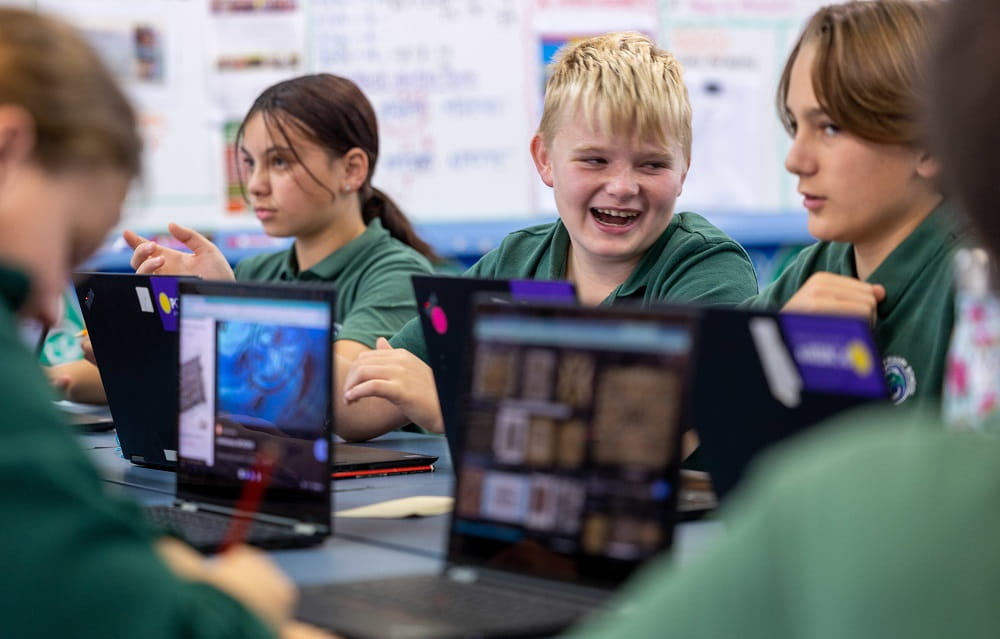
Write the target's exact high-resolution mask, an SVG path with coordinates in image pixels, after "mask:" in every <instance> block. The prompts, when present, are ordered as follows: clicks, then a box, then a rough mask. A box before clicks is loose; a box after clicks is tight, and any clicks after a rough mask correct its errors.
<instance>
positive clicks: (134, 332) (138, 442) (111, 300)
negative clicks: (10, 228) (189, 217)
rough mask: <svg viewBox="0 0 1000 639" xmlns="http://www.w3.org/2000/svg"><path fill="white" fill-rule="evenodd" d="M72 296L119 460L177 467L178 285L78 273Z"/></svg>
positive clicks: (161, 279)
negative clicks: (91, 351) (91, 353)
mask: <svg viewBox="0 0 1000 639" xmlns="http://www.w3.org/2000/svg"><path fill="white" fill-rule="evenodd" d="M74 281H75V282H76V295H77V298H78V299H79V301H80V311H81V312H82V314H83V319H84V322H85V323H86V325H87V333H88V335H89V336H90V341H91V344H92V345H93V347H94V358H95V359H96V360H97V367H98V369H100V371H101V383H102V385H103V386H104V393H105V396H106V397H107V400H108V409H109V410H110V412H111V419H112V421H113V422H114V425H115V429H116V432H117V435H118V443H119V445H120V446H121V451H122V455H123V456H124V457H125V459H128V460H129V461H131V462H132V463H133V464H138V465H141V466H151V467H154V468H168V469H172V468H173V467H174V466H175V465H176V463H177V393H176V392H175V389H176V387H177V286H178V278H176V277H172V276H157V275H138V274H134V273H128V274H126V273H77V274H75V275H74Z"/></svg>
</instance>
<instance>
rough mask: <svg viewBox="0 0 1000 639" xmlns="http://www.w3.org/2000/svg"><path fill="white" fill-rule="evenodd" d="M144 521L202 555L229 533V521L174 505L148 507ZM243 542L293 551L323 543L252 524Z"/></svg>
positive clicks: (275, 527)
mask: <svg viewBox="0 0 1000 639" xmlns="http://www.w3.org/2000/svg"><path fill="white" fill-rule="evenodd" d="M146 516H147V518H148V519H149V520H150V521H151V522H152V523H153V524H154V525H156V526H159V527H161V528H163V529H165V530H167V531H168V532H170V533H171V534H174V535H176V536H177V537H180V538H181V539H183V540H184V541H186V542H187V543H189V544H191V545H192V546H193V547H195V548H196V549H198V550H200V551H202V552H215V551H217V550H218V549H219V546H221V545H222V543H223V541H225V539H226V535H227V534H228V532H229V529H230V526H231V522H232V518H231V517H227V516H225V515H220V514H217V513H208V512H192V511H188V510H182V509H180V508H176V507H174V506H149V507H147V508H146ZM244 541H245V542H246V543H248V544H250V545H252V546H258V547H260V548H293V547H300V546H310V545H314V544H317V543H320V542H321V541H322V537H317V536H313V535H303V534H299V533H296V532H294V531H293V530H292V529H291V528H288V527H285V526H278V525H275V524H268V523H264V522H260V521H253V522H251V524H250V526H249V527H248V528H247V531H246V538H245V539H244Z"/></svg>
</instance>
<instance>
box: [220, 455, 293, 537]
mask: <svg viewBox="0 0 1000 639" xmlns="http://www.w3.org/2000/svg"><path fill="white" fill-rule="evenodd" d="M277 462H278V445H277V444H275V443H273V442H263V443H261V445H260V448H258V449H257V456H256V458H255V459H254V464H253V469H252V471H251V475H250V479H248V480H246V481H244V482H243V489H242V491H241V493H240V498H239V499H238V500H237V501H236V512H237V513H239V516H235V517H233V518H232V519H231V520H230V522H229V530H227V531H226V536H225V537H224V538H223V541H222V544H221V545H220V546H219V552H220V553H223V552H226V551H227V550H229V549H230V548H232V547H233V546H235V545H237V544H241V543H243V541H244V540H245V539H246V536H247V531H248V530H250V526H251V525H252V524H253V520H252V517H253V515H254V513H256V512H257V509H258V508H259V507H260V502H261V499H263V497H264V490H265V489H266V488H267V484H268V482H269V481H270V480H271V472H272V471H273V470H274V466H275V464H276V463H277Z"/></svg>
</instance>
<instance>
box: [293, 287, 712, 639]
mask: <svg viewBox="0 0 1000 639" xmlns="http://www.w3.org/2000/svg"><path fill="white" fill-rule="evenodd" d="M474 313H475V314H474V317H473V325H472V329H473V330H472V336H471V342H470V344H469V352H470V354H471V357H470V358H469V361H468V362H467V366H466V370H465V371H464V373H465V374H463V375H462V376H461V380H462V386H463V393H462V396H463V398H464V399H463V400H462V409H461V417H462V421H463V422H464V425H465V428H466V429H467V431H468V436H466V437H463V438H462V439H461V450H460V451H459V454H458V455H457V456H456V458H455V460H454V462H455V467H456V500H455V510H454V512H453V514H452V518H451V521H450V529H449V536H448V552H447V565H446V566H445V568H444V570H443V572H442V573H440V574H436V575H417V576H408V577H396V578H391V579H381V580H375V581H366V582H356V583H341V584H331V585H326V586H311V587H305V588H303V589H302V591H301V598H300V604H299V609H298V617H299V618H300V619H302V620H304V621H307V622H310V623H313V624H317V625H320V626H323V627H326V628H329V629H332V630H333V631H335V632H337V633H342V634H343V635H345V636H347V637H353V638H375V637H393V636H405V637H409V638H413V639H417V638H422V637H438V638H448V637H500V636H503V637H510V636H518V637H521V636H536V635H537V636H548V635H551V634H554V633H556V632H559V631H560V630H562V629H564V628H566V627H567V626H569V625H570V624H571V623H573V622H574V621H576V620H577V619H579V618H580V617H581V616H583V615H585V614H587V613H590V612H593V611H595V610H597V609H598V608H600V607H601V605H602V603H603V602H604V601H605V600H606V598H607V596H608V595H609V594H610V592H611V590H612V589H614V588H615V587H617V586H618V585H619V584H620V583H621V582H622V581H623V580H624V579H626V578H627V577H628V576H629V575H631V574H632V573H633V571H634V570H635V569H636V568H637V567H638V566H639V565H640V564H641V563H643V562H644V561H645V560H647V559H648V558H650V557H652V556H653V555H655V554H657V553H659V552H662V551H663V550H665V549H667V548H669V547H670V545H671V543H672V540H673V532H674V516H675V507H676V502H677V495H678V476H679V475H678V471H679V447H680V424H681V422H682V413H683V410H684V397H685V387H686V378H687V375H688V369H689V360H690V358H691V353H692V349H693V343H694V337H695V336H694V332H695V326H696V321H695V319H694V317H693V316H692V314H691V313H689V312H684V311H682V310H676V311H667V310H663V311H641V310H633V309H622V308H618V307H614V308H580V307H571V306H536V305H517V304H496V303H483V304H477V306H476V308H475V312H474Z"/></svg>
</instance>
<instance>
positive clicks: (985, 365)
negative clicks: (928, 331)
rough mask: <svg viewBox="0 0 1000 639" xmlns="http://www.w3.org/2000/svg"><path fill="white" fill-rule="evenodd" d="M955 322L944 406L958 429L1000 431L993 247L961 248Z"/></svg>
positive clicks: (998, 304) (998, 306) (999, 311)
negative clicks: (987, 248) (990, 250)
mask: <svg viewBox="0 0 1000 639" xmlns="http://www.w3.org/2000/svg"><path fill="white" fill-rule="evenodd" d="M954 270H955V325H954V327H953V329H952V334H951V343H950V344H949V347H948V359H947V368H946V370H945V381H944V393H943V398H942V412H943V417H944V422H945V424H947V426H948V427H949V428H951V429H954V430H968V431H975V432H980V433H988V434H1000V300H998V298H997V295H996V294H995V293H994V291H993V290H992V288H991V286H992V285H995V284H996V283H997V282H996V277H995V274H994V272H993V265H992V260H991V259H990V256H989V253H987V252H986V251H985V250H984V249H981V248H965V249H960V250H959V251H957V252H956V253H955V258H954Z"/></svg>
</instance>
